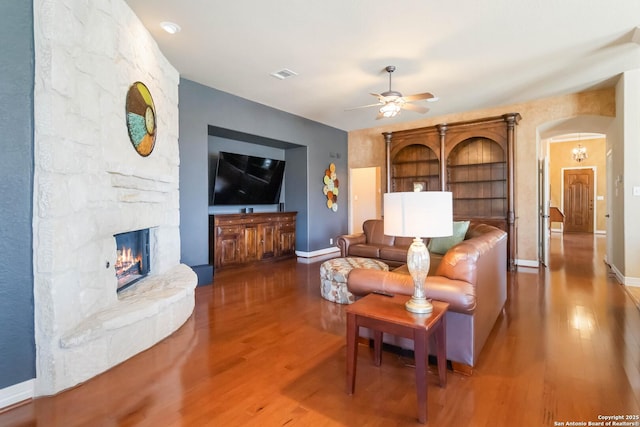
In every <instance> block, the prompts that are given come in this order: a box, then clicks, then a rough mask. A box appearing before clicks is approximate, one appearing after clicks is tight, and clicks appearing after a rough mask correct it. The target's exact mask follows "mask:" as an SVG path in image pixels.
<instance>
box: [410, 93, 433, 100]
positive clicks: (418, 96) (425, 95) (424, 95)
mask: <svg viewBox="0 0 640 427" xmlns="http://www.w3.org/2000/svg"><path fill="white" fill-rule="evenodd" d="M403 98H404V100H405V101H407V102H409V101H420V100H421V99H431V98H435V95H434V94H432V93H430V92H425V93H417V94H415V95H407V96H403Z"/></svg>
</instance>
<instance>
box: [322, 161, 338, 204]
mask: <svg viewBox="0 0 640 427" xmlns="http://www.w3.org/2000/svg"><path fill="white" fill-rule="evenodd" d="M322 181H323V182H324V187H323V188H322V192H323V193H324V195H325V196H327V208H329V209H331V210H332V211H334V212H336V211H337V210H338V193H339V189H338V187H339V186H340V182H339V181H338V176H337V175H336V165H335V164H333V163H331V164H330V165H329V168H328V169H325V171H324V177H323V178H322Z"/></svg>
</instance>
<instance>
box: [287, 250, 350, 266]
mask: <svg viewBox="0 0 640 427" xmlns="http://www.w3.org/2000/svg"><path fill="white" fill-rule="evenodd" d="M296 255H297V256H298V262H303V263H304V262H307V263H311V262H317V261H321V260H322V259H325V258H326V259H329V258H335V256H336V255H340V248H336V247H331V248H325V249H319V250H317V251H313V252H302V251H296Z"/></svg>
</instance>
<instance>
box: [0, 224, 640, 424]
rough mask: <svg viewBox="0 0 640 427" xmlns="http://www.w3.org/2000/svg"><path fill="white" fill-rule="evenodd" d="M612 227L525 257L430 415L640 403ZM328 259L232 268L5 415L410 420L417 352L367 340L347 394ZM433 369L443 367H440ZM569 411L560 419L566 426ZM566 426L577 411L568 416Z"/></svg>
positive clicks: (527, 418)
mask: <svg viewBox="0 0 640 427" xmlns="http://www.w3.org/2000/svg"><path fill="white" fill-rule="evenodd" d="M604 245H605V238H604V237H601V236H599V237H594V236H592V235H583V234H565V235H564V236H562V235H556V234H554V236H553V238H552V247H551V262H550V266H549V268H547V269H540V270H538V269H524V268H520V269H519V271H518V272H517V273H513V274H510V276H509V285H508V286H509V289H508V291H509V296H508V301H507V305H506V308H505V310H504V313H503V315H502V316H501V317H500V318H499V319H498V322H497V323H496V325H495V327H494V329H493V331H492V333H491V336H490V337H489V340H488V341H487V343H486V345H485V348H484V349H483V351H482V353H481V355H480V360H479V363H478V365H477V366H476V369H475V371H474V374H473V375H472V376H470V377H468V376H464V375H460V374H456V373H453V372H448V384H447V387H446V388H445V389H441V388H440V387H438V385H437V376H436V375H432V376H431V377H430V379H429V395H428V411H429V421H428V425H431V426H554V425H561V424H560V423H567V422H585V423H588V422H589V421H591V422H597V421H600V420H599V418H598V417H599V416H608V415H623V416H624V415H629V416H638V415H640V351H639V349H640V311H639V310H638V309H637V308H636V307H635V305H634V304H633V302H632V301H631V299H630V298H629V296H628V295H627V293H626V292H625V291H624V290H623V289H622V286H621V285H619V284H618V283H617V282H616V281H615V279H614V278H613V277H612V276H611V275H610V274H609V272H608V270H607V267H606V265H605V264H604V263H603V261H602V259H603V256H604ZM319 265H320V263H311V264H305V263H298V262H296V260H286V261H281V262H276V263H272V264H267V265H264V266H260V267H254V268H243V269H237V270H227V271H223V272H220V273H219V274H217V275H216V277H215V279H214V284H213V286H206V287H200V288H197V290H196V309H195V312H194V314H193V316H192V317H191V318H190V319H189V320H188V321H187V323H186V324H185V325H184V326H183V327H182V328H181V329H180V330H178V331H177V332H176V333H174V334H173V335H172V336H170V337H168V338H167V339H165V340H164V341H162V342H161V343H159V344H158V345H156V346H154V347H153V348H151V349H149V350H147V351H145V352H144V353H142V354H139V355H138V356H135V357H133V358H132V359H130V360H128V361H126V362H124V363H122V364H121V365H119V366H117V367H115V368H113V369H111V370H110V371H108V372H107V373H105V374H102V375H100V376H98V377H96V378H94V379H92V380H90V381H88V382H87V383H85V384H82V385H80V386H78V387H75V388H73V389H71V390H67V391H65V392H63V393H60V394H58V395H56V396H53V397H43V398H38V399H35V400H33V401H31V402H29V403H27V404H24V405H22V406H19V407H17V408H14V409H11V410H9V411H5V412H4V413H1V414H0V425H1V426H20V427H26V426H64V427H70V426H261V427H266V426H409V425H419V424H418V423H417V420H416V415H417V414H416V397H415V387H414V372H413V368H411V367H410V366H408V365H409V364H410V363H411V361H410V360H407V359H404V358H402V357H400V356H398V355H396V354H393V353H390V352H385V353H384V354H383V362H382V366H381V367H375V366H374V365H373V363H372V359H371V357H372V354H371V350H369V349H368V348H367V347H365V346H362V347H361V349H360V351H359V359H358V373H357V380H356V392H355V394H354V395H352V396H349V395H347V394H346V393H345V374H346V366H345V363H346V362H345V355H346V347H345V344H346V342H345V313H344V306H342V305H338V304H334V303H331V302H328V301H325V300H323V299H322V298H321V297H320V292H319V286H320V281H319ZM432 368H433V370H434V371H435V367H432ZM556 423H557V424H556ZM565 425H566V424H565Z"/></svg>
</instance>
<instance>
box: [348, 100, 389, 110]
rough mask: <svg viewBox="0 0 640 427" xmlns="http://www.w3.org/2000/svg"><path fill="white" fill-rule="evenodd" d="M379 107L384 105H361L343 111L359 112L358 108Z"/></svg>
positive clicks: (379, 103)
mask: <svg viewBox="0 0 640 427" xmlns="http://www.w3.org/2000/svg"><path fill="white" fill-rule="evenodd" d="M380 105H384V104H383V103H382V102H378V103H376V104H369V105H361V106H359V107H351V108H346V109H345V110H344V111H351V110H359V109H360V108H369V107H379V106H380Z"/></svg>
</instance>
